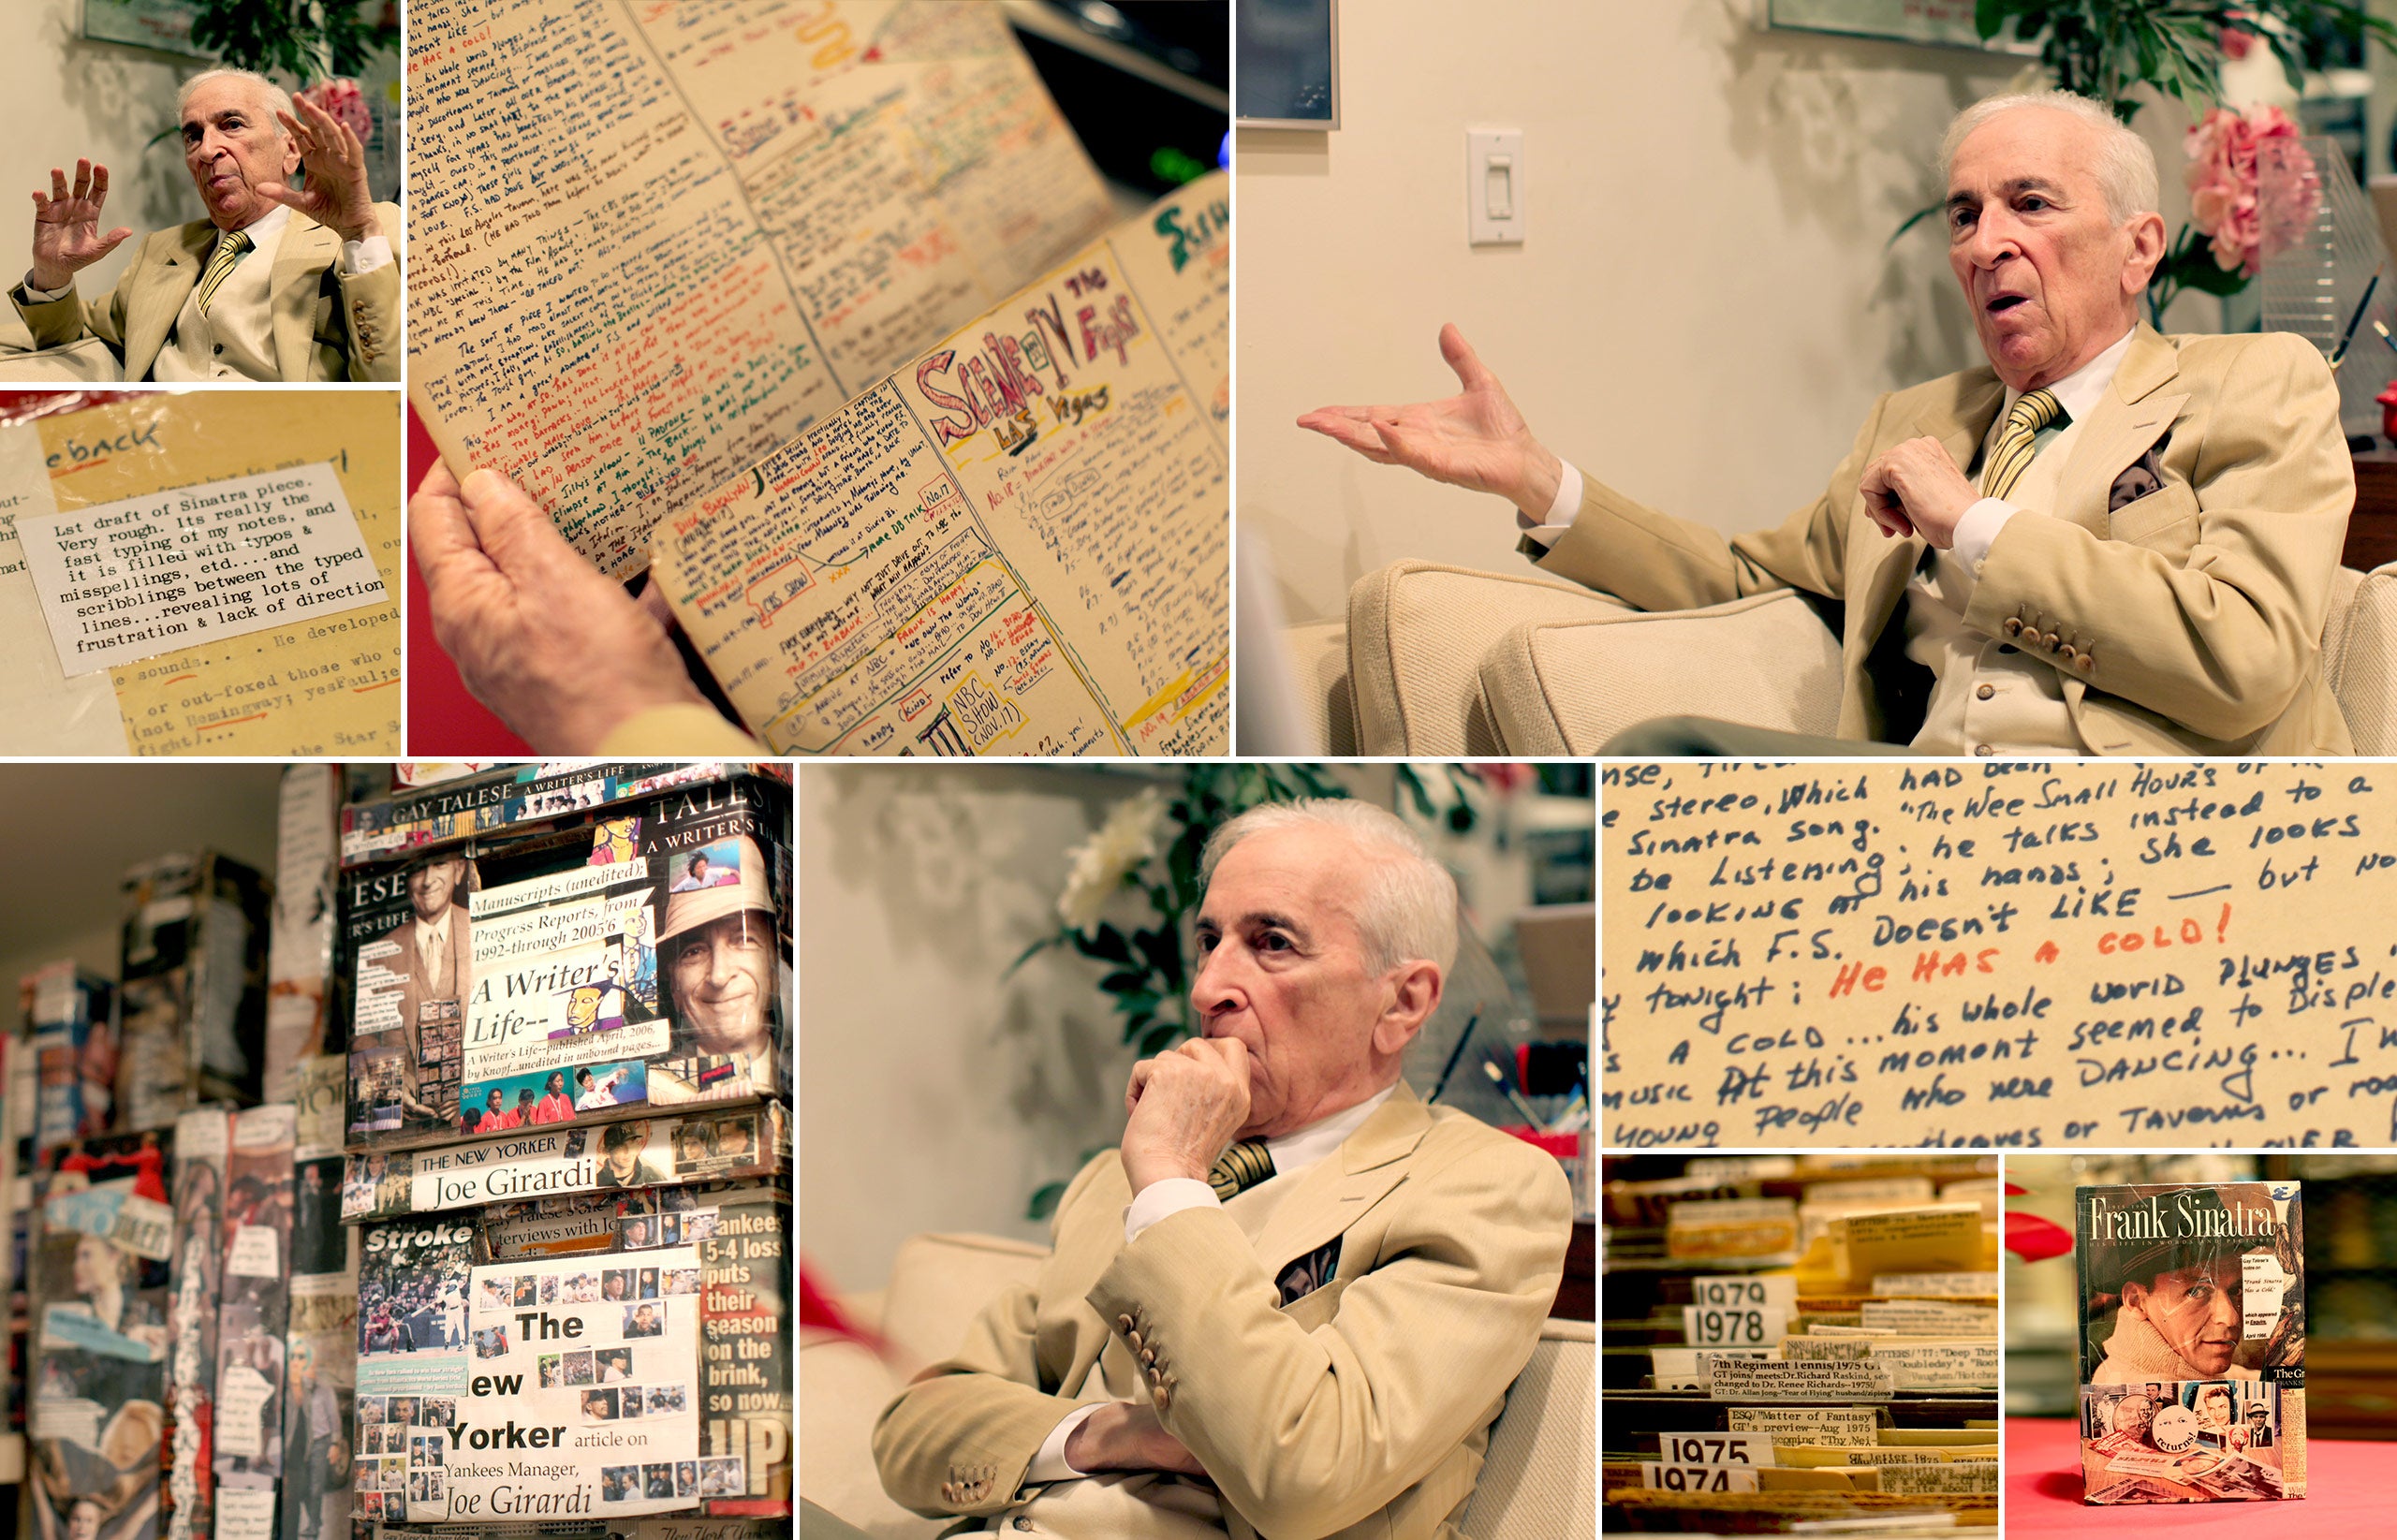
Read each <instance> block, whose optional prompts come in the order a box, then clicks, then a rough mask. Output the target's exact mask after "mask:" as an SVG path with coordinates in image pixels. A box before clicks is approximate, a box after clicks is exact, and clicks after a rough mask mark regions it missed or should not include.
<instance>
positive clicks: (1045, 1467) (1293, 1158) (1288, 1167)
mask: <svg viewBox="0 0 2397 1540" xmlns="http://www.w3.org/2000/svg"><path fill="white" fill-rule="evenodd" d="M1397 1090H1398V1087H1397V1086H1395V1085H1391V1086H1388V1087H1385V1088H1384V1089H1383V1090H1382V1091H1380V1092H1379V1093H1375V1094H1374V1095H1371V1096H1368V1097H1366V1098H1365V1099H1364V1100H1363V1101H1361V1102H1359V1103H1358V1104H1357V1105H1356V1106H1354V1107H1349V1108H1347V1109H1346V1111H1342V1112H1334V1113H1333V1114H1332V1115H1331V1116H1330V1117H1328V1118H1322V1119H1318V1120H1317V1121H1316V1122H1311V1123H1309V1124H1307V1125H1306V1126H1305V1127H1304V1128H1301V1129H1299V1130H1297V1131H1296V1132H1294V1133H1289V1134H1285V1135H1283V1136H1282V1137H1280V1138H1277V1139H1267V1140H1266V1141H1265V1152H1266V1153H1267V1154H1268V1155H1270V1156H1272V1160H1273V1174H1272V1176H1270V1177H1268V1178H1266V1179H1265V1180H1264V1181H1260V1182H1258V1183H1257V1185H1256V1186H1254V1187H1251V1188H1248V1189H1246V1190H1245V1191H1244V1192H1243V1194H1242V1195H1243V1197H1244V1196H1246V1195H1248V1193H1262V1192H1266V1191H1268V1190H1269V1189H1271V1188H1272V1187H1274V1186H1275V1185H1276V1184H1278V1183H1280V1182H1284V1181H1288V1180H1290V1179H1292V1178H1295V1177H1297V1176H1298V1175H1299V1174H1300V1173H1301V1172H1303V1171H1305V1170H1307V1169H1308V1168H1309V1167H1310V1166H1316V1165H1317V1164H1319V1163H1320V1162H1321V1161H1322V1160H1323V1158H1324V1157H1325V1156H1327V1155H1329V1154H1331V1152H1332V1151H1334V1150H1337V1149H1339V1148H1340V1146H1341V1143H1342V1141H1344V1140H1346V1138H1347V1137H1348V1136H1349V1135H1351V1134H1354V1133H1355V1132H1357V1130H1358V1129H1360V1128H1362V1127H1364V1126H1365V1120H1366V1119H1368V1118H1370V1117H1372V1116H1373V1115H1374V1114H1375V1112H1376V1111H1378V1110H1380V1108H1381V1105H1382V1104H1383V1103H1384V1102H1386V1101H1389V1100H1390V1096H1391V1095H1392V1094H1393V1093H1395V1092H1396V1091H1397ZM1222 1206H1223V1205H1222V1200H1220V1199H1219V1198H1217V1197H1216V1196H1215V1190H1214V1189H1213V1187H1210V1186H1208V1185H1207V1184H1206V1183H1205V1182H1204V1181H1198V1179H1197V1178H1195V1177H1168V1178H1166V1179H1165V1180H1164V1181H1153V1182H1151V1183H1149V1184H1148V1185H1147V1186H1146V1187H1143V1188H1142V1189H1140V1192H1138V1193H1136V1194H1134V1195H1132V1201H1131V1202H1129V1203H1127V1204H1125V1206H1124V1243H1125V1245H1127V1246H1128V1245H1130V1244H1131V1243H1132V1242H1133V1241H1135V1240H1138V1239H1140V1232H1141V1231H1143V1230H1145V1229H1147V1228H1148V1227H1149V1226H1150V1225H1154V1224H1156V1223H1157V1222H1158V1221H1159V1220H1162V1219H1164V1218H1166V1217H1167V1216H1169V1215H1171V1214H1178V1213H1180V1212H1182V1210H1184V1209H1216V1208H1221V1207H1222ZM1105 1404H1107V1403H1106V1402H1104V1401H1094V1402H1092V1403H1091V1404H1090V1405H1088V1406H1079V1407H1076V1408H1075V1409H1074V1410H1073V1411H1071V1412H1068V1413H1066V1416H1065V1418H1064V1420H1062V1421H1060V1422H1059V1423H1058V1424H1057V1426H1056V1427H1055V1428H1053V1429H1051V1430H1050V1433H1049V1436H1048V1437H1047V1438H1046V1439H1044V1440H1042V1441H1041V1445H1040V1452H1039V1453H1038V1454H1037V1455H1034V1456H1033V1457H1032V1468H1031V1469H1030V1470H1029V1471H1027V1472H1025V1473H1024V1477H1023V1479H1024V1483H1025V1485H1027V1486H1037V1485H1038V1484H1040V1483H1042V1482H1047V1481H1070V1480H1072V1479H1073V1478H1074V1477H1076V1476H1079V1475H1087V1474H1090V1473H1088V1472H1087V1471H1078V1470H1076V1469H1075V1468H1074V1467H1073V1466H1072V1465H1070V1464H1068V1463H1067V1462H1066V1440H1067V1439H1070V1438H1072V1437H1073V1436H1074V1430H1075V1429H1077V1428H1080V1427H1081V1425H1082V1419H1083V1418H1084V1417H1087V1416H1089V1415H1091V1414H1092V1413H1094V1412H1096V1411H1097V1410H1098V1409H1099V1407H1101V1406H1103V1405H1105Z"/></svg>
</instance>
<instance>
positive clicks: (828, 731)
mask: <svg viewBox="0 0 2397 1540" xmlns="http://www.w3.org/2000/svg"><path fill="white" fill-rule="evenodd" d="M1226 198H1228V179H1226V178H1225V177H1223V176H1221V175H1216V176H1212V177H1208V178H1204V179H1202V180H1201V181H1199V182H1197V183H1192V184H1191V185H1190V186H1188V187H1185V188H1184V189H1182V190H1181V191H1180V192H1179V193H1177V194H1175V195H1174V196H1173V197H1171V198H1167V199H1165V200H1163V201H1162V202H1160V203H1159V204H1158V205H1157V206H1156V207H1154V208H1153V209H1151V210H1150V211H1148V212H1147V213H1143V214H1142V215H1140V217H1139V218H1136V219H1134V220H1131V221H1129V222H1127V223H1126V224H1125V225H1123V226H1122V227H1118V228H1117V229H1116V230H1115V231H1114V232H1113V233H1112V234H1111V235H1110V236H1109V237H1108V238H1107V239H1106V240H1104V241H1102V242H1097V243H1096V244H1094V245H1093V246H1091V247H1089V248H1088V249H1086V250H1084V251H1082V252H1081V253H1079V254H1078V255H1076V256H1075V257H1073V258H1072V259H1071V260H1070V261H1068V262H1067V263H1066V264H1065V265H1064V266H1063V267H1060V268H1058V269H1057V270H1055V271H1052V272H1050V273H1049V274H1047V275H1046V276H1045V277H1043V278H1042V279H1041V280H1040V281H1039V282H1038V283H1036V284H1034V285H1032V286H1030V287H1028V288H1026V289H1024V290H1023V291H1022V293H1019V294H1017V295H1016V296H1015V297H1014V298H1012V299H1011V300H1009V301H1007V302H1006V303H1004V304H1002V305H1000V306H998V307H997V308H996V309H995V310H993V311H992V312H991V313H990V314H988V315H984V316H982V317H980V318H979V319H978V320H976V321H974V322H973V323H972V324H970V325H968V326H966V327H964V328H963V329H961V330H959V331H958V332H957V333H956V334H954V335H953V336H950V337H949V338H948V339H947V340H945V341H944V342H942V343H941V345H939V346H937V347H935V348H934V349H932V350H931V351H929V352H927V353H926V354H924V355H923V356H922V357H921V358H920V359H918V360H917V361H916V362H915V363H914V364H913V365H912V366H910V367H908V368H904V369H902V370H900V371H899V372H898V373H897V374H894V375H893V376H891V378H890V380H888V381H886V382H885V383H884V384H882V385H880V386H877V387H876V388H875V389H873V390H870V391H868V392H866V393H865V394H864V395H862V396H860V398H859V399H858V400H856V401H854V402H852V403H849V405H848V406H847V407H846V408H844V409H843V410H842V411H841V413H840V414H839V415H838V416H836V417H834V418H831V419H830V420H828V421H826V422H825V423H823V424H821V425H820V426H818V427H816V428H815V429H812V430H810V431H809V432H808V433H805V434H803V435H801V438H800V439H798V440H797V441H795V442H794V443H792V444H790V445H788V446H787V447H785V448H783V449H782V450H781V451H780V452H778V453H777V454H775V455H774V456H773V457H772V458H771V459H769V460H767V461H765V462H763V463H761V464H759V465H757V466H756V467H755V468H753V469H752V470H751V471H750V473H749V474H748V475H747V476H746V477H743V479H742V480H740V481H738V482H735V483H733V484H731V485H729V486H727V487H725V488H724V489H722V490H720V491H716V492H714V493H712V494H711V495H709V496H708V497H706V498H705V499H703V500H702V501H701V502H700V504H699V506H698V507H697V508H695V509H693V510H692V511H690V512H688V513H685V514H683V515H680V516H678V517H676V518H673V519H670V520H669V521H667V522H666V523H664V524H662V525H660V526H659V529H658V534H657V550H656V554H655V557H654V573H655V576H654V580H655V581H656V582H657V583H659V584H660V585H661V586H662V588H663V590H664V592H665V594H666V597H667V600H668V602H669V604H670V605H672V607H673V608H674V610H675V613H676V616H677V618H678V619H679V620H680V621H681V622H682V624H683V628H684V630H685V631H686V632H688V633H689V634H690V636H691V638H692V640H693V642H694V644H695V645H696V646H697V647H698V648H699V653H700V655H701V657H702V658H704V659H705V660H706V662H707V666H708V667H709V668H710V670H711V671H712V672H713V673H714V675H715V677H716V678H717V680H718V681H720V682H722V683H723V685H724V688H725V693H726V694H727V696H728V697H730V698H731V700H732V703H733V705H734V706H735V707H736V708H737V709H738V710H739V711H740V712H741V713H742V716H743V719H744V720H745V721H747V722H748V723H749V725H750V726H751V727H752V728H753V729H755V730H756V731H757V733H758V734H759V735H760V736H761V737H762V738H764V740H765V741H766V742H767V744H768V745H769V746H770V747H771V748H772V749H773V750H774V752H776V753H778V754H804V755H819V754H917V755H986V754H988V755H999V754H1017V755H1060V756H1062V755H1088V754H1097V755H1196V754H1213V753H1222V752H1223V751H1224V750H1225V748H1226V747H1227V745H1228V721H1229V711H1228V696H1227V692H1226V684H1227V682H1228V664H1229V644H1228V637H1229V617H1230V606H1229V588H1228V575H1229V559H1230V539H1229V521H1228V511H1229V497H1228V475H1227V466H1228V460H1227V456H1226V452H1225V438H1224V433H1223V422H1222V403H1228V400H1229V392H1228V384H1227V383H1226V376H1225V374H1224V369H1225V367H1226V360H1227V359H1228V356H1229V355H1228V350H1227V348H1226V346H1225V336H1224V333H1225V330H1226V328H1227V326H1228V319H1229V310H1228V304H1227V302H1226V301H1228V286H1229V277H1230V274H1229V265H1228V251H1229V229H1228V210H1227V208H1226V204H1225V199H1226ZM1177 341H1178V346H1177V345H1176V343H1177Z"/></svg>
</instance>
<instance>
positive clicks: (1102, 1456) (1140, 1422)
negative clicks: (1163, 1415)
mask: <svg viewBox="0 0 2397 1540" xmlns="http://www.w3.org/2000/svg"><path fill="white" fill-rule="evenodd" d="M1066 1464H1068V1465H1071V1466H1072V1467H1073V1468H1074V1469H1075V1470H1077V1471H1090V1472H1097V1471H1176V1472H1179V1473H1181V1474H1184V1475H1205V1474H1207V1468H1206V1467H1205V1466H1203V1465H1201V1464H1199V1463H1198V1456H1196V1455H1194V1454H1192V1453H1191V1452H1190V1451H1189V1449H1188V1448H1187V1447H1185V1446H1184V1444H1183V1442H1182V1441H1181V1440H1180V1439H1178V1438H1176V1437H1174V1436H1173V1435H1172V1434H1171V1433H1169V1432H1167V1431H1166V1430H1165V1424H1164V1423H1163V1422H1161V1421H1159V1420H1158V1418H1157V1413H1156V1408H1155V1407H1154V1406H1140V1405H1136V1404H1134V1403H1133V1402H1131V1401H1110V1402H1109V1403H1108V1404H1107V1405H1105V1406H1102V1407H1100V1408H1099V1409H1098V1410H1097V1411H1096V1412H1093V1413H1092V1414H1091V1415H1089V1416H1086V1417H1084V1418H1082V1420H1081V1424H1080V1425H1079V1426H1077V1427H1076V1428H1075V1429H1074V1430H1073V1432H1072V1433H1070V1434H1069V1435H1067V1437H1066Z"/></svg>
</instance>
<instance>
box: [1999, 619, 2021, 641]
mask: <svg viewBox="0 0 2397 1540" xmlns="http://www.w3.org/2000/svg"><path fill="white" fill-rule="evenodd" d="M1998 629H1999V630H2001V631H2003V632H2005V633H2006V634H2007V636H2009V637H2019V636H2021V635H2022V616H2020V615H2008V616H2007V617H2006V623H2005V624H2004V625H2001V626H1999V627H1998Z"/></svg>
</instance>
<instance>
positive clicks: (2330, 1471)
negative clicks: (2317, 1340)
mask: <svg viewBox="0 0 2397 1540" xmlns="http://www.w3.org/2000/svg"><path fill="white" fill-rule="evenodd" d="M2078 1432H2079V1429H2078V1425H2077V1424H2075V1423H2074V1422H2073V1420H2072V1419H2071V1418H2069V1417H2008V1418H2007V1419H2006V1533H2007V1540H2015V1537H2017V1536H2021V1535H2025V1534H2074V1535H2080V1534H2089V1535H2096V1534H2103V1535H2126V1536H2151V1535H2152V1536H2156V1537H2158V1540H2162V1537H2164V1536H2168V1535H2169V1536H2186V1535H2211V1536H2219V1537H2221V1540H2233V1537H2236V1540H2272V1537H2274V1536H2280V1535H2303V1536H2305V1540H2348V1537H2350V1536H2354V1537H2358V1540H2361V1537H2363V1536H2370V1537H2372V1540H2388V1537H2389V1535H2390V1534H2391V1533H2397V1521H2392V1518H2391V1509H2392V1507H2397V1445H2388V1444H2364V1443H2360V1442H2356V1441H2353V1440H2331V1439H2308V1440H2306V1443H2305V1492H2306V1495H2305V1496H2304V1497H2303V1498H2301V1499H2299V1500H2297V1501H2293V1502H2286V1503H2155V1504H2131V1505H2127V1506H2122V1507H2104V1508H2093V1507H2090V1506H2089V1505H2087V1504H2086V1503H2082V1502H2081V1442H2080V1439H2079V1437H2078Z"/></svg>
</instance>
